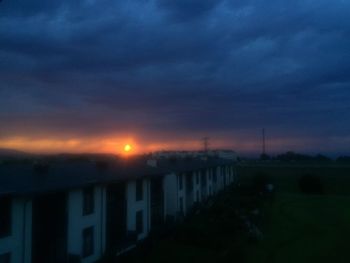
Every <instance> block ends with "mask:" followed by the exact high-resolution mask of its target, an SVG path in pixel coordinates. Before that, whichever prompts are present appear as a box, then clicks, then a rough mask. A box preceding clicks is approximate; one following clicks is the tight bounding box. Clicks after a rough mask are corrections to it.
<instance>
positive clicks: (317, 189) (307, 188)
mask: <svg viewBox="0 0 350 263" xmlns="http://www.w3.org/2000/svg"><path fill="white" fill-rule="evenodd" d="M299 188H300V191H301V192H302V193H304V194H324V189H323V184H322V181H321V178H320V177H319V176H316V175H312V174H306V175H303V176H302V177H300V179H299Z"/></svg>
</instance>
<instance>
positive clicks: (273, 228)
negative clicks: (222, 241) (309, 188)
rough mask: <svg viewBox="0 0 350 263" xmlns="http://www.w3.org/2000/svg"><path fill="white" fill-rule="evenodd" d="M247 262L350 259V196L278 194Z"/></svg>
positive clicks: (267, 212) (267, 209)
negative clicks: (261, 233)
mask: <svg viewBox="0 0 350 263" xmlns="http://www.w3.org/2000/svg"><path fill="white" fill-rule="evenodd" d="M265 210H266V213H265V214H266V215H267V216H268V217H269V219H268V220H267V222H266V225H265V226H264V229H263V232H264V239H263V240H262V241H261V242H259V243H258V244H257V245H256V246H253V247H251V248H250V249H251V253H249V254H247V262H251V263H253V262H262V263H265V262H266V263H267V262H269V263H273V262H284V263H289V262H290V263H292V262H293V263H294V262H299V263H303V262H305V263H306V262H332V261H334V262H344V263H345V262H350V253H349V249H348V247H349V244H350V197H348V196H305V195H300V194H280V195H278V196H277V197H276V199H275V201H274V203H273V204H271V207H266V208H265Z"/></svg>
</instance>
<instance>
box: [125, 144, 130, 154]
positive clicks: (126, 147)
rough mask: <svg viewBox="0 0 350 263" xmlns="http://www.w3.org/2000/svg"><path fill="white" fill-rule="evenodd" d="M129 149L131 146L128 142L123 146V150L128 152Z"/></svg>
mask: <svg viewBox="0 0 350 263" xmlns="http://www.w3.org/2000/svg"><path fill="white" fill-rule="evenodd" d="M130 151H131V146H130V144H127V145H125V146H124V152H130Z"/></svg>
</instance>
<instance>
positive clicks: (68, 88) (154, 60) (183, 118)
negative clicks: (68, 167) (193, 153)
mask: <svg viewBox="0 0 350 263" xmlns="http://www.w3.org/2000/svg"><path fill="white" fill-rule="evenodd" d="M349 15H350V1H347V0H343V1H342V0H332V1H329V0H293V1H290V0H271V1H266V0H265V1H264V0H244V1H243V0H235V1H234V0H232V1H229V0H226V1H220V0H192V1H189V0H149V1H147V0H132V1H125V0H123V1H116V0H61V1H48V0H32V1H25V0H2V1H1V2H0V147H8V148H17V149H24V150H33V151H114V150H115V149H117V148H118V147H120V145H122V144H123V143H125V142H131V143H133V144H135V145H137V147H138V150H139V151H148V150H154V149H168V148H186V149H187V148H196V147H199V146H200V143H199V140H200V138H202V137H204V136H210V137H211V138H212V140H211V145H212V147H225V148H234V149H236V150H237V151H239V152H258V151H260V144H259V143H260V142H259V140H260V133H261V128H262V127H265V128H266V130H267V134H268V149H269V151H271V152H273V151H274V152H276V151H286V150H295V151H304V152H323V153H349V152H350V18H349Z"/></svg>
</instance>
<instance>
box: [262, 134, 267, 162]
mask: <svg viewBox="0 0 350 263" xmlns="http://www.w3.org/2000/svg"><path fill="white" fill-rule="evenodd" d="M262 154H263V155H264V156H265V155H266V138H265V128H263V129H262Z"/></svg>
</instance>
